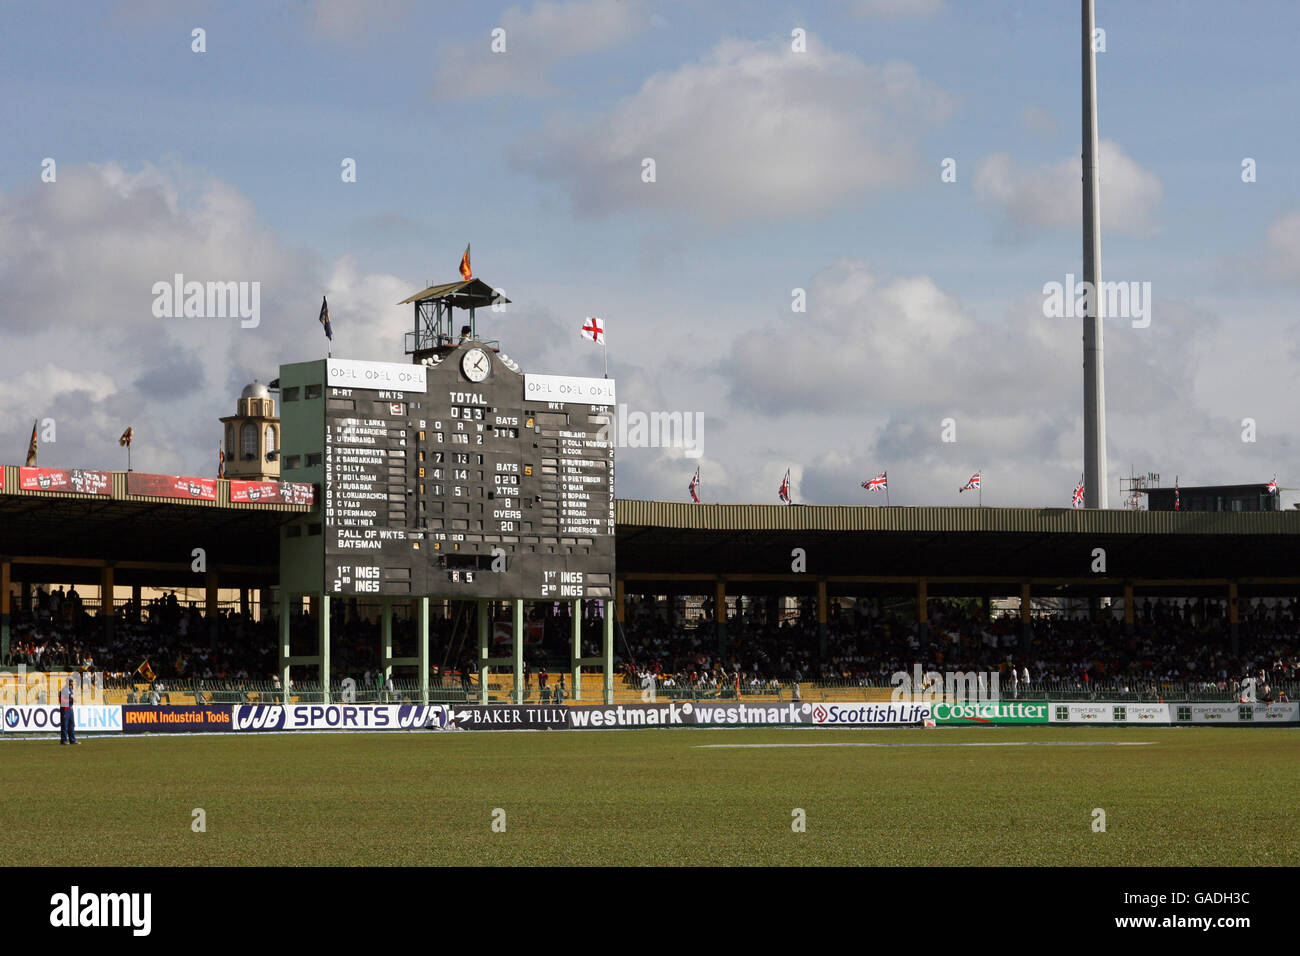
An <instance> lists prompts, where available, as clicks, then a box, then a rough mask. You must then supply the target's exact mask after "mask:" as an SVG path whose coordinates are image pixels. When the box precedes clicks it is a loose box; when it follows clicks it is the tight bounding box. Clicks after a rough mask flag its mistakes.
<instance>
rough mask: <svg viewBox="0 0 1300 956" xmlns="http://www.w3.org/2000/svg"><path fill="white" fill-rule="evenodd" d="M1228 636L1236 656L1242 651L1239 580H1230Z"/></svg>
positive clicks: (1233, 654)
mask: <svg viewBox="0 0 1300 956" xmlns="http://www.w3.org/2000/svg"><path fill="white" fill-rule="evenodd" d="M1228 638H1229V641H1230V647H1231V650H1232V656H1233V657H1236V656H1237V655H1238V654H1240V653H1241V627H1240V618H1239V617H1238V615H1237V582H1236V581H1229V582H1228Z"/></svg>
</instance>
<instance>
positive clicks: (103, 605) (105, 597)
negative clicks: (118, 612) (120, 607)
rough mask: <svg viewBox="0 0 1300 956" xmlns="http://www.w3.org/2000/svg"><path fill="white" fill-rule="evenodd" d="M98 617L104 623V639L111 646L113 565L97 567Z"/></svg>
mask: <svg viewBox="0 0 1300 956" xmlns="http://www.w3.org/2000/svg"><path fill="white" fill-rule="evenodd" d="M99 617H100V620H101V621H102V623H103V625H104V641H105V643H106V644H108V646H109V647H112V646H113V566H112V565H111V564H105V565H104V566H103V567H102V568H100V569H99Z"/></svg>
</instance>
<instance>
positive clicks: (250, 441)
mask: <svg viewBox="0 0 1300 956" xmlns="http://www.w3.org/2000/svg"><path fill="white" fill-rule="evenodd" d="M221 422H222V424H223V425H225V426H226V438H225V446H224V447H225V451H226V477H227V478H239V479H243V480H247V481H268V480H276V481H278V480H279V478H280V454H279V452H280V419H279V418H277V417H276V415H275V399H274V398H272V397H271V390H270V388H268V387H267V386H265V385H263V384H262V383H261V382H256V381H255V382H253V383H252V384H251V385H245V386H244V390H243V391H242V392H240V393H239V401H238V402H236V403H235V414H233V415H228V416H226V417H225V418H223V419H221Z"/></svg>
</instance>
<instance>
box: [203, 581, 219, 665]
mask: <svg viewBox="0 0 1300 956" xmlns="http://www.w3.org/2000/svg"><path fill="white" fill-rule="evenodd" d="M203 586H204V594H203V617H204V618H205V619H206V620H207V622H208V642H209V643H210V644H211V645H212V646H214V647H215V646H216V643H217V572H216V570H215V569H210V570H208V571H206V572H204V575H203Z"/></svg>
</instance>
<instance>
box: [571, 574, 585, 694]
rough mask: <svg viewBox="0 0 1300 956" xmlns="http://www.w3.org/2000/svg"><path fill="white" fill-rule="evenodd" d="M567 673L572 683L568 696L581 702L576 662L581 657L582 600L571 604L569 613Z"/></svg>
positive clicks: (580, 686) (580, 682)
mask: <svg viewBox="0 0 1300 956" xmlns="http://www.w3.org/2000/svg"><path fill="white" fill-rule="evenodd" d="M569 613H570V615H571V617H570V626H569V671H570V673H571V674H572V676H571V677H570V678H569V679H570V680H572V681H573V686H572V687H571V688H569V696H570V697H571V698H573V699H574V700H582V665H581V664H580V663H578V661H579V660H580V659H581V657H582V599H581V598H578V599H577V600H575V601H573V602H572V606H571V609H570V611H569Z"/></svg>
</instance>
